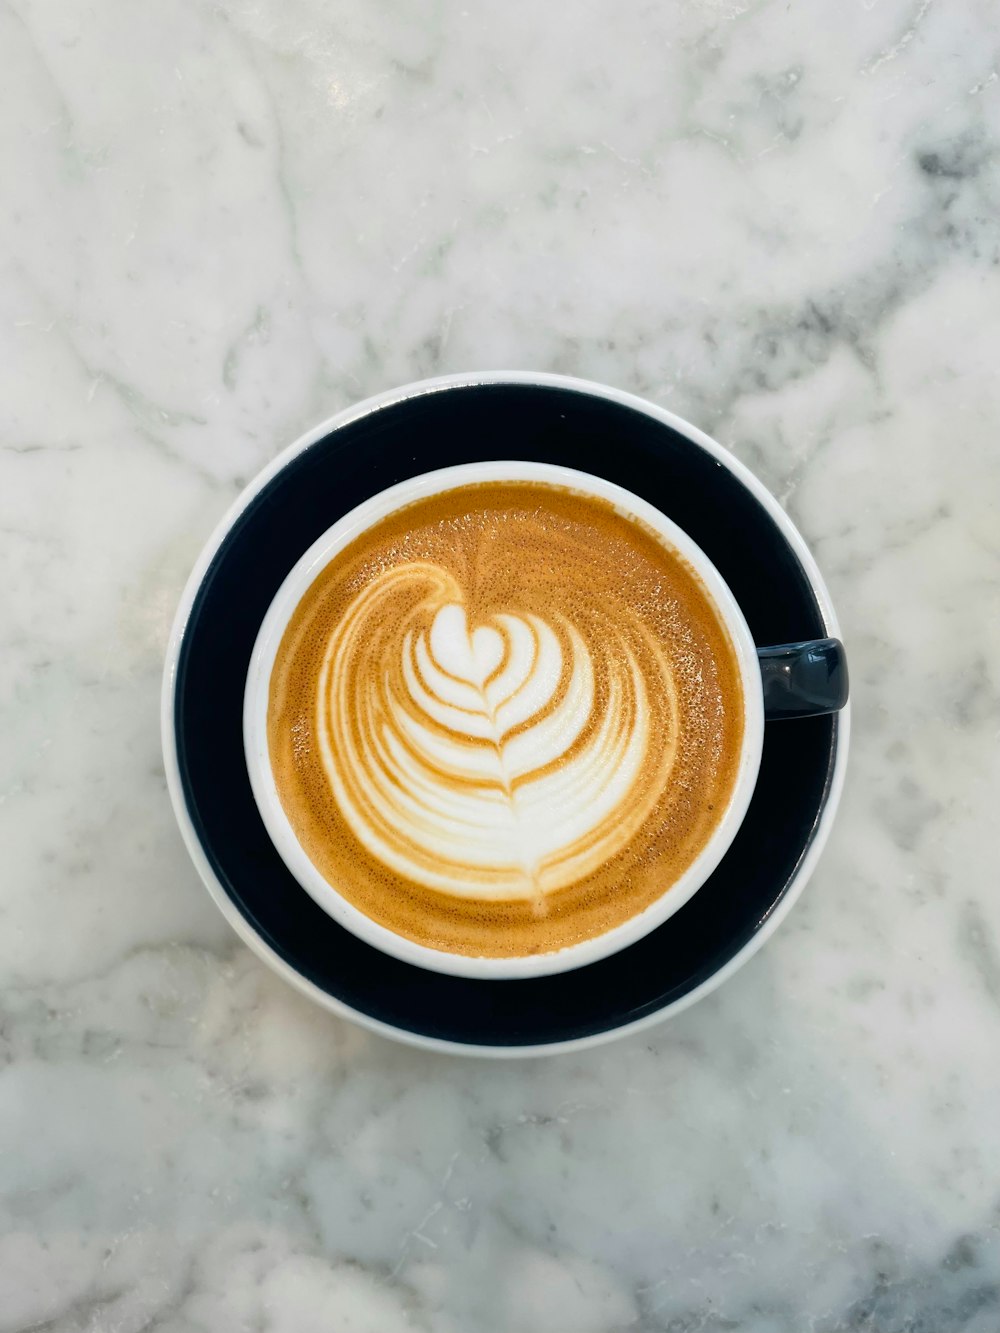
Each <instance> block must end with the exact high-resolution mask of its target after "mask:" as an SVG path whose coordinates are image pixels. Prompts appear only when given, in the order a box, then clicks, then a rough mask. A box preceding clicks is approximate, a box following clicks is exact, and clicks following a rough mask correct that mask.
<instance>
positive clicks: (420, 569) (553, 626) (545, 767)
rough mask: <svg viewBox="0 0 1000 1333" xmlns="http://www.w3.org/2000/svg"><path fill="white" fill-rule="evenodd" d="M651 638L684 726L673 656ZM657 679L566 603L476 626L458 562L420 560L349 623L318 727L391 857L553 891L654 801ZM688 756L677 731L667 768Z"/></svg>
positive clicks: (334, 774) (615, 846)
mask: <svg viewBox="0 0 1000 1333" xmlns="http://www.w3.org/2000/svg"><path fill="white" fill-rule="evenodd" d="M404 607H405V608H407V609H406V610H402V611H401V608H404ZM373 627H374V628H373ZM646 647H647V651H648V653H649V655H650V658H651V659H652V660H653V661H654V662H655V663H656V665H657V667H658V670H657V672H656V679H655V680H654V681H653V682H652V684H653V685H654V687H655V688H657V689H659V690H662V691H664V693H665V696H666V699H667V702H668V710H667V712H668V732H669V739H671V740H672V739H673V738H674V737H675V734H676V723H675V721H674V719H673V714H674V712H675V711H676V693H675V691H674V689H673V682H672V680H671V675H670V671H669V664H668V663H667V662H666V660H665V659H664V655H663V654H662V653H661V652H660V651H659V650H658V647H657V645H656V644H655V643H654V642H652V641H648V642H647V644H646ZM646 670H647V671H648V667H647V668H646ZM598 676H600V677H601V678H602V679H603V681H604V689H603V690H602V691H601V695H600V697H599V696H598V690H597V687H596V683H595V682H596V679H597V677H598ZM647 689H648V684H647V681H646V680H645V679H644V676H643V670H642V669H641V667H640V664H639V662H638V660H637V658H636V656H635V655H634V653H633V651H632V647H631V644H630V643H629V641H628V639H627V638H626V637H625V636H619V635H618V634H616V633H615V632H614V631H612V632H611V635H610V637H609V639H608V640H607V641H605V642H604V643H602V644H600V645H591V644H588V642H587V640H586V639H585V638H584V636H583V635H582V634H581V633H580V631H579V630H578V629H577V628H576V627H575V626H574V625H573V623H572V622H571V621H570V620H569V619H567V618H566V617H565V616H562V615H559V614H553V615H551V616H549V617H543V616H541V615H538V614H536V613H533V612H523V613H518V612H517V611H514V610H511V611H498V612H496V613H494V614H493V615H492V616H491V617H490V618H489V619H488V620H486V621H485V622H484V623H481V624H478V625H470V623H469V617H468V610H467V606H466V601H465V593H464V591H463V589H462V587H461V586H460V584H459V583H458V582H457V580H456V579H455V577H454V576H453V575H451V574H450V573H449V572H448V571H447V570H445V569H442V568H441V567H440V566H438V565H435V564H431V563H425V562H414V563H411V564H405V565H401V566H399V567H398V568H395V569H390V570H388V571H387V572H386V573H384V574H382V575H381V576H379V577H378V578H376V579H375V580H374V581H373V582H372V583H371V584H370V585H369V586H368V587H367V588H365V589H364V591H363V592H361V593H360V594H359V595H358V597H357V598H356V599H355V600H354V602H353V603H352V604H351V606H350V607H349V608H348V610H347V613H346V615H345V616H344V618H343V620H342V621H341V622H340V624H339V625H338V626H337V627H336V629H335V630H334V632H333V635H332V636H331V639H330V643H329V647H328V649H327V652H326V655H325V658H324V660H323V665H322V668H321V671H320V675H319V689H318V695H317V712H316V734H317V737H318V738H319V744H320V751H321V754H322V762H323V767H324V769H325V772H326V775H327V778H328V779H329V782H330V786H331V789H332V790H333V792H334V794H335V797H336V800H337V804H338V805H339V807H340V809H341V810H342V811H343V813H344V816H345V818H346V820H347V822H348V824H349V825H350V827H351V830H352V832H353V833H354V835H355V836H356V837H357V838H358V840H359V841H360V842H361V843H363V844H364V846H365V847H366V848H367V849H368V850H369V851H370V852H371V853H372V854H373V855H375V856H377V857H378V858H379V859H380V860H381V861H383V862H384V863H385V864H386V865H387V866H390V867H391V868H392V869H393V870H395V871H396V872H397V873H398V874H400V875H405V876H406V877H407V878H409V879H412V880H413V881H415V882H417V883H419V884H423V885H426V886H427V887H428V888H431V889H437V890H439V891H440V892H442V893H449V894H458V895H460V896H462V897H464V898H471V899H475V898H492V899H530V898H540V897H542V896H544V895H545V894H548V893H552V892H554V891H556V890H558V889H561V888H565V887H566V886H567V885H569V884H572V883H574V882H576V881H577V880H579V879H581V878H583V877H584V876H586V875H588V874H591V873H592V872H593V871H594V870H596V869H598V868H599V867H600V866H601V865H603V864H604V863H605V862H606V861H608V860H610V859H611V858H612V857H613V856H615V855H616V854H617V853H618V852H619V851H620V850H621V849H622V848H623V847H625V846H626V845H627V843H628V842H629V841H630V839H631V837H632V835H633V833H634V831H635V829H636V828H637V827H638V826H639V825H640V824H641V823H642V822H643V820H644V819H645V818H646V816H647V815H648V813H649V810H650V808H651V805H652V803H653V802H654V801H655V799H656V786H655V784H652V783H650V781H649V780H648V777H649V775H648V773H646V775H645V776H646V780H645V781H644V782H642V783H641V784H639V783H638V779H639V777H640V774H643V773H644V772H645V765H646V761H647V757H648V754H649V750H650V727H651V721H652V719H651V712H650V707H649V700H648V696H647ZM673 753H674V746H673V744H670V745H667V746H661V754H660V759H659V769H660V772H659V774H658V777H659V781H660V782H663V781H666V779H667V778H668V776H669V772H670V768H671V766H672V762H673ZM637 784H638V788H639V789H638V790H637Z"/></svg>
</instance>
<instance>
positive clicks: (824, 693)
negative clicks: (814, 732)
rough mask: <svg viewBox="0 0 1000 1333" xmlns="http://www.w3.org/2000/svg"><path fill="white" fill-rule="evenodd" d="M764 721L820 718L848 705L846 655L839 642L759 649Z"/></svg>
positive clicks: (812, 640) (824, 640)
mask: <svg viewBox="0 0 1000 1333" xmlns="http://www.w3.org/2000/svg"><path fill="white" fill-rule="evenodd" d="M757 657H758V660H759V661H760V675H761V681H762V682H763V686H764V718H765V721H767V722H773V721H775V720H777V719H778V718H785V717H819V716H820V715H821V714H823V713H836V712H837V711H838V710H839V709H841V708H843V706H844V704H846V703H847V693H848V679H847V655H846V653H845V652H844V645H843V644H842V643H841V642H840V640H839V639H807V640H804V641H803V642H802V643H779V644H775V645H774V646H773V647H771V648H758V649H757Z"/></svg>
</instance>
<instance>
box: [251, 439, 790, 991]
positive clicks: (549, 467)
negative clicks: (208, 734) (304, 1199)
mask: <svg viewBox="0 0 1000 1333" xmlns="http://www.w3.org/2000/svg"><path fill="white" fill-rule="evenodd" d="M519 480H524V481H535V482H540V483H543V484H546V483H547V484H551V485H555V486H560V487H568V488H570V489H573V490H576V491H581V492H583V493H585V494H589V495H595V496H598V497H601V498H604V499H607V500H609V501H611V502H612V503H613V504H615V505H616V506H617V507H618V508H619V509H621V510H622V511H624V512H626V513H628V514H631V515H633V516H634V517H636V518H638V519H640V520H641V521H643V522H644V523H646V524H648V525H649V526H650V527H652V528H653V529H654V531H656V532H657V534H658V535H659V536H660V537H661V538H662V539H663V540H664V541H665V543H667V544H668V545H670V546H672V547H673V548H674V549H675V550H676V551H677V552H678V553H679V554H680V555H681V556H682V557H683V559H684V560H685V561H687V562H688V564H689V565H690V566H691V567H692V568H693V569H694V570H695V572H696V574H697V575H698V577H699V579H700V581H701V582H702V584H703V586H704V588H705V590H706V592H707V593H708V596H709V599H710V601H711V603H712V605H713V606H714V608H715V610H716V612H717V614H718V615H719V618H720V620H721V621H722V623H723V625H724V627H725V628H726V630H727V631H728V633H729V636H730V639H731V641H732V645H733V648H734V650H735V656H736V660H737V663H738V667H739V671H740V679H741V684H742V687H743V698H744V731H743V742H742V747H741V753H740V760H739V765H738V768H737V775H736V781H735V783H734V785H733V790H732V792H731V795H730V798H729V801H728V803H727V806H726V809H725V811H724V812H723V815H722V817H721V818H720V820H719V822H718V824H717V825H716V827H715V829H714V831H713V833H712V836H711V837H710V838H709V840H708V842H707V843H706V844H705V846H704V847H703V848H702V850H701V852H700V853H699V854H698V856H697V857H696V858H695V859H694V860H693V861H692V863H691V864H690V865H689V866H688V867H687V869H686V870H685V871H684V873H683V874H682V875H681V876H680V877H679V878H678V879H677V880H676V881H675V882H674V883H673V884H672V885H670V886H669V887H668V888H666V889H665V890H664V892H663V893H662V894H661V896H660V897H659V898H657V899H656V900H655V901H654V902H653V903H651V904H650V905H649V906H648V907H647V908H645V909H644V910H643V911H641V912H638V913H636V915H635V916H633V917H630V918H629V919H628V920H627V921H625V922H623V923H621V924H620V925H619V926H616V927H614V928H612V929H611V930H609V931H606V932H604V933H603V934H602V935H598V936H595V937H593V938H591V939H588V940H583V941H580V942H578V943H576V944H572V945H568V946H566V947H565V948H563V949H560V950H556V951H553V952H550V953H544V954H533V955H530V956H518V957H513V958H494V957H488V958H480V957H470V956H467V955H463V954H453V953H447V952H445V951H443V950H439V949H433V948H430V947H428V946H426V945H422V944H418V943H416V942H415V941H413V940H410V939H408V938H406V937H404V936H402V935H398V934H396V933H395V932H394V931H391V930H389V929H388V928H386V927H385V926H382V925H380V924H379V923H378V922H376V921H375V920H373V919H372V918H371V917H369V916H367V915H366V914H365V913H364V912H362V911H361V910H360V909H359V908H357V907H355V906H354V904H353V903H351V902H350V901H349V900H348V899H347V898H345V897H344V896H343V895H342V894H341V893H340V892H339V891H338V890H337V888H336V887H335V886H334V885H331V884H330V883H329V882H328V880H327V879H326V878H325V876H324V875H323V874H322V873H321V871H320V870H319V869H318V868H317V867H316V866H315V864H314V863H313V862H312V860H311V859H310V858H309V856H308V855H307V853H306V852H305V850H304V848H303V847H302V845H301V844H300V843H299V841H298V839H297V837H296V835H295V833H294V830H293V829H292V826H291V823H290V822H289V819H288V817H287V815H286V813H285V811H284V808H283V806H282V804H281V800H280V797H279V795H278V791H277V786H276V783H275V780H274V775H273V770H272V767H271V764H270V760H269V755H268V745H267V703H268V693H269V685H270V679H271V672H272V669H273V666H274V661H275V657H276V654H277V650H278V647H279V645H280V642H281V639H282V636H283V634H284V632H285V629H286V627H287V625H288V622H289V620H290V619H291V616H292V614H293V613H294V611H295V608H296V607H297V606H298V605H299V603H300V601H301V599H302V597H303V595H304V594H305V592H306V590H307V589H308V587H309V586H310V585H311V584H312V582H313V581H314V579H315V578H316V577H317V576H318V574H319V573H320V572H321V570H322V569H323V568H324V567H325V566H326V565H327V564H328V562H329V561H330V560H331V559H332V558H333V557H334V556H335V555H336V554H337V553H338V552H339V551H341V550H342V549H343V548H344V547H345V546H347V545H348V544H349V542H351V541H352V540H354V538H355V537H357V536H358V535H360V534H361V533H362V532H364V531H365V530H367V529H368V528H369V527H371V526H372V525H373V524H375V523H377V522H378V521H379V520H380V519H382V518H384V517H386V516H387V515H389V514H391V513H394V512H396V511H397V510H399V509H401V508H403V507H404V506H405V505H408V504H410V503H412V502H413V501H414V500H417V499H420V498H423V497H426V496H429V495H433V494H437V493H441V492H445V491H448V490H452V489H455V488H456V487H460V486H466V485H472V484H476V483H477V482H486V481H499V482H514V481H519ZM763 737H764V710H763V698H762V689H761V678H760V670H759V666H758V661H757V654H756V648H755V645H754V640H753V636H752V634H751V632H750V629H749V627H748V625H747V623H746V619H745V617H744V615H743V612H742V611H741V609H740V607H739V604H738V603H737V601H736V599H735V597H734V596H733V594H732V592H731V591H730V589H729V587H728V586H727V584H726V583H725V580H724V579H723V578H722V576H721V574H720V573H719V571H718V570H717V569H716V568H715V566H714V565H713V564H712V562H711V561H710V560H709V558H708V556H707V555H706V554H705V553H704V552H703V551H702V550H701V548H700V547H699V546H698V545H697V544H696V543H695V542H694V541H693V539H692V538H691V537H690V536H688V534H687V533H686V532H685V531H684V530H683V529H682V528H681V527H679V526H678V525H677V524H676V523H675V522H673V520H671V519H669V518H668V517H667V516H666V515H665V514H663V513H662V512H661V511H660V510H658V509H656V508H655V507H654V506H653V505H651V504H650V503H649V502H648V501H646V500H643V499H641V498H640V497H639V496H637V495H635V494H633V493H632V492H631V491H628V490H626V489H625V488H624V487H621V486H618V485H616V484H615V483H613V482H610V481H607V480H606V479H604V478H603V477H597V476H594V475H592V474H590V473H586V472H581V471H578V470H576V469H573V468H567V467H563V466H561V465H558V464H550V463H527V462H523V461H518V460H502V461H495V462H485V463H466V464H459V465H458V466H455V467H449V468H441V469H437V470H435V471H433V472H427V473H422V474H420V475H419V476H416V477H411V478H409V479H408V480H406V481H403V482H400V483H398V484H397V485H395V486H391V487H389V488H387V489H386V490H384V491H381V492H379V493H378V494H376V495H374V496H372V497H371V498H370V499H368V500H366V501H364V502H363V503H362V504H360V505H358V506H357V507H356V508H354V509H352V510H351V511H350V512H349V513H347V514H345V515H343V516H342V517H341V518H340V519H338V520H337V522H335V523H334V524H332V525H331V526H330V528H328V529H327V530H326V532H324V533H323V534H322V535H321V536H320V537H319V538H317V540H316V541H315V542H313V544H312V545H311V546H310V547H309V549H308V550H307V551H305V553H304V554H303V555H302V556H301V557H300V559H299V560H298V561H297V562H296V564H295V565H294V566H293V568H292V569H291V570H290V571H289V573H288V575H287V576H286V578H285V580H284V582H283V583H282V585H281V587H280V588H279V589H278V591H277V593H276V594H275V596H274V599H273V600H272V602H271V605H270V607H269V608H268V611H267V614H266V615H265V617H264V619H263V621H262V623H261V627H260V630H259V632H258V635H257V640H256V643H255V645H254V649H253V653H252V655H251V659H250V666H249V669H248V672H247V681H246V690H245V695H244V710H243V738H244V751H245V756H246V764H247V771H248V774H249V777H250V785H251V788H252V790H253V795H254V799H255V801H256V803H257V807H258V810H259V811H260V814H261V818H262V819H263V821H264V825H265V827H266V829H267V831H268V834H269V836H270V838H271V840H272V842H273V843H274V846H275V848H276V850H277V852H278V854H279V855H280V857H281V859H282V861H283V862H284V863H285V865H286V866H287V868H288V870H289V871H290V872H291V874H292V875H293V877H294V878H295V880H296V881H297V882H298V883H299V884H300V885H301V887H302V888H303V889H305V891H306V892H307V893H308V894H309V895H310V897H312V898H313V899H314V901H315V902H316V903H317V904H318V905H319V906H320V907H321V908H322V909H323V910H324V911H325V912H326V913H327V914H328V915H329V916H330V917H332V918H333V920H335V921H337V922H338V923H339V924H340V925H342V926H344V927H345V928H346V929H347V930H349V931H351V932H352V934H354V935H356V936H358V937H359V938H360V939H362V940H364V941H365V942H366V943H368V944H371V945H373V946H374V947H375V948H378V949H380V950H381V951H382V952H383V953H387V954H390V955H391V956H393V957H395V958H398V959H401V960H402V961H403V962H406V963H410V964H415V965H416V966H419V967H423V968H427V969H429V970H430V971H435V972H443V973H446V974H448V975H451V976H460V977H473V978H480V979H487V980H515V979H523V978H529V977H540V976H549V975H553V974H556V973H560V972H565V971H569V970H570V969H573V968H577V967H582V966H585V965H587V964H588V963H593V962H597V961H598V960H599V959H602V958H606V957H609V956H610V955H611V954H614V953H617V952H619V951H620V950H622V949H625V948H627V947H629V945H631V944H634V943H635V942H636V941H637V940H639V939H641V938H642V937H643V936H645V935H647V934H648V933H649V932H650V931H652V930H654V929H655V928H656V927H658V926H660V925H662V924H663V922H665V921H667V920H668V919H669V918H670V917H671V916H673V915H674V913H675V912H677V911H678V910H679V909H680V908H681V907H683V906H684V904H685V903H686V902H688V901H689V900H690V899H691V898H692V897H693V895H694V894H695V893H696V892H697V891H698V889H700V888H701V887H702V885H703V884H704V883H705V882H706V880H707V879H708V878H709V876H710V875H711V873H712V871H713V870H714V869H715V868H716V866H717V865H718V864H719V862H720V861H721V860H722V857H723V856H724V855H725V853H726V851H727V850H728V849H729V847H730V845H731V843H732V841H733V838H734V837H735V836H736V833H737V832H738V830H739V828H740V825H741V824H742V822H743V819H744V816H745V815H746V811H747V808H748V806H749V804H750V800H751V798H752V796H753V792H754V788H755V786H756V781H757V773H758V769H759V766H760V759H761V753H762V748H763Z"/></svg>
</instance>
